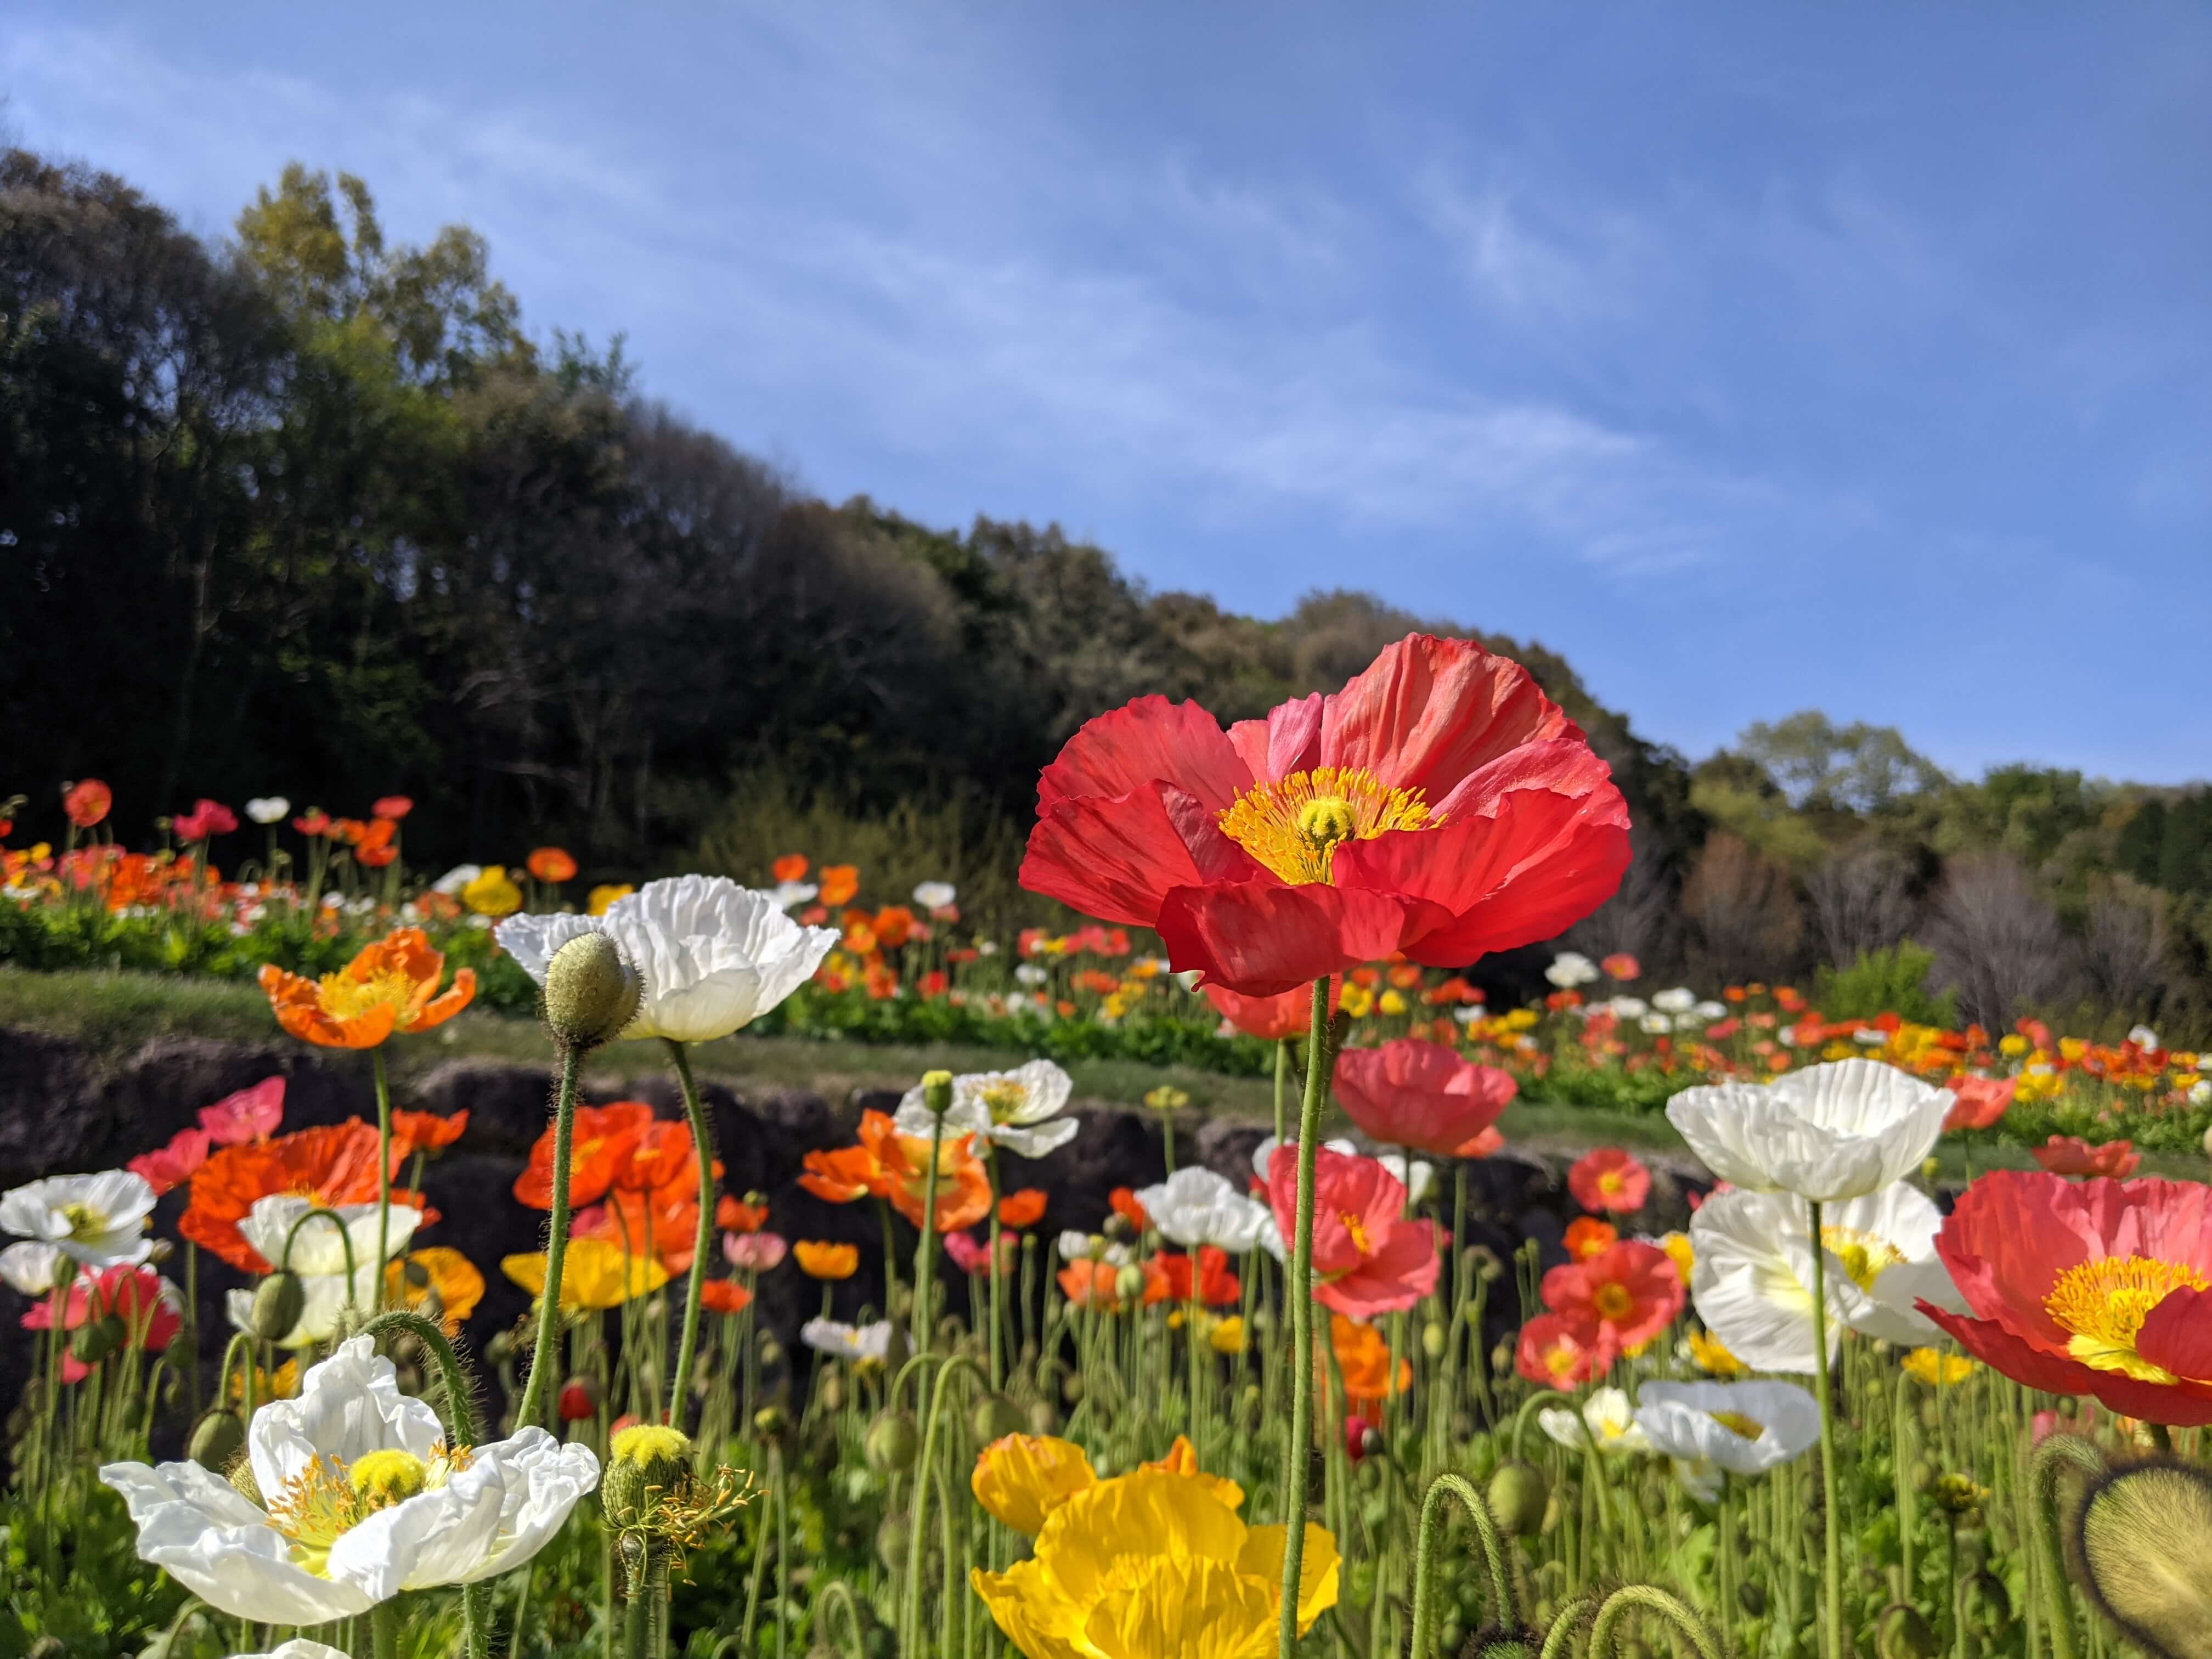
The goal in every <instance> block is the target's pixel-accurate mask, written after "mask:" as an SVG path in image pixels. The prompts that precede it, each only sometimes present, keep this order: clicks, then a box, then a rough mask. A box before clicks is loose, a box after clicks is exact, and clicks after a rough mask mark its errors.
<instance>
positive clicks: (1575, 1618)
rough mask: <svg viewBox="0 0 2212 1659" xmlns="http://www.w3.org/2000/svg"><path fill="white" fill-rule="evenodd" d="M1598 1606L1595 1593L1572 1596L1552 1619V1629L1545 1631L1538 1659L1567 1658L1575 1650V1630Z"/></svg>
mask: <svg viewBox="0 0 2212 1659" xmlns="http://www.w3.org/2000/svg"><path fill="white" fill-rule="evenodd" d="M1596 1606H1597V1597H1595V1595H1574V1596H1570V1597H1569V1598H1568V1599H1567V1604H1566V1606H1565V1607H1561V1608H1560V1609H1559V1616H1558V1617H1557V1618H1555V1619H1553V1620H1552V1627H1551V1629H1550V1630H1548V1631H1547V1632H1545V1633H1544V1645H1543V1648H1542V1649H1541V1650H1540V1652H1539V1653H1538V1655H1537V1659H1567V1656H1568V1655H1569V1654H1570V1653H1571V1652H1572V1651H1573V1650H1574V1645H1575V1632H1576V1631H1577V1629H1578V1628H1579V1627H1580V1626H1581V1625H1582V1622H1583V1620H1585V1619H1587V1618H1589V1614H1590V1609H1592V1608H1593V1607H1596Z"/></svg>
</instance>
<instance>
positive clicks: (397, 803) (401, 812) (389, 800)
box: [368, 795, 415, 823]
mask: <svg viewBox="0 0 2212 1659" xmlns="http://www.w3.org/2000/svg"><path fill="white" fill-rule="evenodd" d="M368 810H369V811H370V812H372V813H373V814H374V815H375V816H376V817H380V818H390V819H391V820H392V822H393V823H398V821H399V820H400V819H401V818H404V817H406V816H407V815H408V814H409V813H410V812H411V811H414V810H415V803H414V801H413V800H412V799H410V798H409V797H407V796H405V795H379V796H378V797H377V798H376V799H374V800H373V801H371V802H369V804H368Z"/></svg>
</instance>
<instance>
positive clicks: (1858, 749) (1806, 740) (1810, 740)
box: [1736, 708, 1949, 813]
mask: <svg viewBox="0 0 2212 1659" xmlns="http://www.w3.org/2000/svg"><path fill="white" fill-rule="evenodd" d="M1736 749H1737V750H1738V752H1740V753H1741V754H1742V755H1744V756H1746V757H1748V758H1749V759H1751V760H1753V761H1754V762H1756V763H1758V764H1759V766H1760V767H1762V768H1763V769H1765V771H1766V773H1767V775H1769V776H1771V778H1772V779H1773V780H1774V781H1775V782H1776V783H1777V784H1778V786H1779V787H1781V789H1782V791H1783V793H1784V794H1786V795H1787V796H1789V798H1790V801H1791V802H1792V804H1793V805H1797V806H1800V807H1803V806H1808V805H1812V806H1820V807H1828V808H1840V809H1842V810H1844V811H1850V812H1858V813H1869V812H1886V811H1890V810H1892V809H1893V808H1894V807H1896V806H1897V805H1899V804H1901V803H1902V802H1903V801H1904V800H1905V799H1907V798H1908V797H1911V796H1914V795H1921V794H1926V793H1929V792H1931V791H1933V790H1936V789H1939V788H1941V787H1942V786H1943V785H1944V784H1946V783H1948V781H1949V780H1948V778H1946V777H1945V776H1944V775H1943V772H1942V769H1941V768H1940V767H1938V766H1937V765H1936V763H1934V762H1933V761H1931V760H1929V759H1928V758H1927V757H1925V756H1923V755H1920V754H1917V753H1916V752H1914V750H1912V749H1911V746H1910V745H1909V744H1906V743H1905V738H1904V737H1903V736H1902V734H1900V733H1899V732H1898V730H1897V728H1896V727H1895V726H1869V725H1868V724H1866V723H1865V722H1864V721H1863V720H1854V721H1853V722H1852V723H1851V724H1850V725H1849V726H1838V725H1836V724H1835V722H1834V721H1832V720H1830V719H1829V718H1828V717H1827V716H1826V714H1822V713H1821V712H1820V710H1819V709H1817V708H1806V709H1801V710H1799V711H1798V712H1797V713H1796V714H1792V715H1790V717H1789V718H1788V719H1786V720H1777V721H1775V722H1773V723H1772V724H1771V725H1770V724H1768V723H1767V722H1766V721H1765V720H1759V721H1757V722H1755V723H1753V725H1751V726H1747V727H1745V728H1744V731H1743V733H1742V735H1741V737H1739V738H1737V739H1736Z"/></svg>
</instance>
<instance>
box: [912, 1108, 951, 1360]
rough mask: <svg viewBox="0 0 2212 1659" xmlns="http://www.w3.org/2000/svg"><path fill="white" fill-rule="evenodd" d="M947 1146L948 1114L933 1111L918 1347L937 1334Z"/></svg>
mask: <svg viewBox="0 0 2212 1659" xmlns="http://www.w3.org/2000/svg"><path fill="white" fill-rule="evenodd" d="M944 1146H945V1114H944V1113H942V1112H937V1113H933V1114H932V1121H931V1123H930V1128H929V1172H928V1174H927V1176H926V1177H924V1179H923V1182H922V1200H921V1242H920V1243H917V1244H916V1245H915V1252H914V1351H915V1352H916V1353H927V1352H929V1347H930V1340H931V1338H933V1336H934V1335H935V1334H937V1327H936V1324H935V1323H934V1322H933V1319H932V1317H931V1313H930V1309H931V1305H932V1304H933V1303H934V1302H935V1301H936V1299H937V1298H936V1296H935V1294H934V1292H935V1291H936V1289H937V1166H938V1162H939V1158H940V1157H941V1155H942V1149H943V1147H944Z"/></svg>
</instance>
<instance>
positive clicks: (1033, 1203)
mask: <svg viewBox="0 0 2212 1659" xmlns="http://www.w3.org/2000/svg"><path fill="white" fill-rule="evenodd" d="M1044 1202H1045V1200H1044V1194H1042V1192H1040V1191H1038V1190H1037V1188H1035V1187H1024V1188H1022V1189H1021V1190H1020V1191H1019V1192H1016V1193H1008V1194H1006V1196H1005V1197H1004V1198H1002V1199H1000V1200H999V1225H1000V1226H1002V1227H1034V1226H1036V1224H1037V1223H1038V1222H1040V1221H1042V1219H1044Z"/></svg>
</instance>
